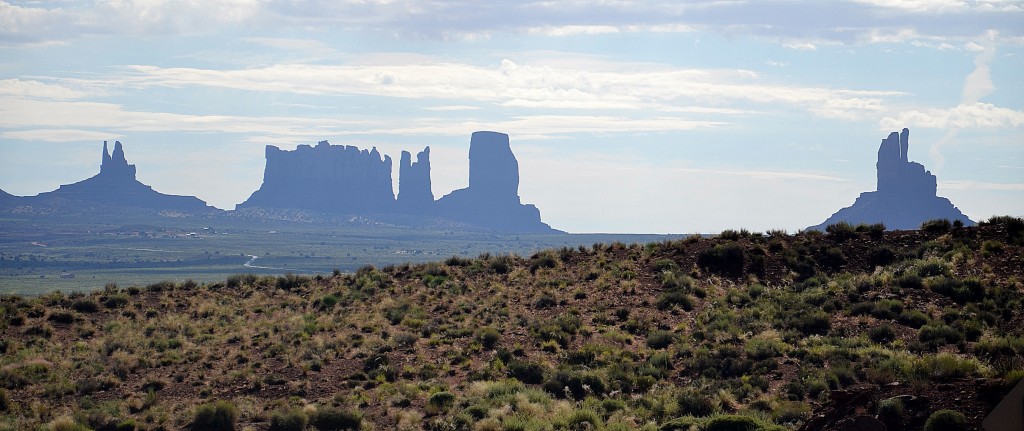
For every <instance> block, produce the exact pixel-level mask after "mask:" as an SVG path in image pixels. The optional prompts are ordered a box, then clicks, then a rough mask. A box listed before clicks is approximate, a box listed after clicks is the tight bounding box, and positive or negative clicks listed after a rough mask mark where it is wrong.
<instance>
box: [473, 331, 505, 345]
mask: <svg viewBox="0 0 1024 431" xmlns="http://www.w3.org/2000/svg"><path fill="white" fill-rule="evenodd" d="M477 339H479V340H480V344H483V346H484V347H486V348H488V349H493V348H494V346H495V345H496V344H498V341H499V340H501V332H498V330H497V329H495V328H493V327H491V326H486V327H484V328H482V329H480V333H479V334H477Z"/></svg>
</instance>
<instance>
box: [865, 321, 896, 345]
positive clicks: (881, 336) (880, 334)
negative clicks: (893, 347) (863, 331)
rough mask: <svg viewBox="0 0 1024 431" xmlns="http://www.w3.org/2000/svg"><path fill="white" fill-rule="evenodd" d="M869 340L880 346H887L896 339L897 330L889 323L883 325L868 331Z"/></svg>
mask: <svg viewBox="0 0 1024 431" xmlns="http://www.w3.org/2000/svg"><path fill="white" fill-rule="evenodd" d="M868 338H870V339H871V341H874V342H876V343H879V344H885V343H888V342H890V341H892V340H895V339H896V329H895V328H893V327H892V325H890V324H888V323H882V324H881V325H878V326H876V327H874V328H871V329H869V330H868Z"/></svg>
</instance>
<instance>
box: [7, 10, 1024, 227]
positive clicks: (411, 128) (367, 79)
mask: <svg viewBox="0 0 1024 431" xmlns="http://www.w3.org/2000/svg"><path fill="white" fill-rule="evenodd" d="M904 127H907V128H909V129H910V151H909V155H910V159H911V160H913V161H917V162H919V163H921V164H923V165H924V166H925V167H926V168H927V169H929V170H930V171H931V172H932V173H933V174H935V175H936V176H937V177H938V194H939V195H940V196H944V197H947V198H949V199H950V200H951V201H952V202H953V203H954V205H956V206H957V207H958V208H959V209H960V210H961V211H963V212H964V213H965V214H967V215H968V216H969V217H971V218H972V219H974V220H984V219H987V218H989V217H991V216H993V215H1006V214H1009V215H1015V216H1022V215H1024V2H1022V1H1013V0H1003V1H999V0H991V1H958V0H934V1H926V0H835V1H828V2H823V1H818V0H790V1H749V2H748V1H733V0H729V1H713V0H712V1H690V2H681V1H657V0H650V1H631V0H564V1H521V2H513V1H507V2H506V1H493V2H480V1H473V0H425V1H411V0H305V1H274V0H227V1H206V0H181V1H171V0H148V1H146V0H49V1H9V0H0V189H3V190H4V191H7V192H8V193H12V194H15V195H21V196H28V195H35V194H38V193H42V192H46V191H50V190H54V189H56V188H57V187H58V186H59V185H61V184H68V183H72V182H76V181H79V180H82V179H85V178H87V177H89V176H92V175H94V174H95V173H97V172H98V170H99V163H100V154H101V149H102V143H103V141H104V140H108V141H111V143H113V141H114V140H120V141H121V142H122V143H123V144H124V148H125V153H126V156H127V158H128V161H129V162H130V163H133V164H135V165H136V166H137V169H138V175H137V178H138V179H139V180H140V181H142V182H143V183H145V184H148V185H150V186H152V187H153V188H154V189H155V190H157V191H159V192H162V193H168V194H179V195H193V196H197V197H199V198H200V199H203V200H205V201H206V202H208V203H209V204H211V205H213V206H216V207H218V208H222V209H233V208H234V206H235V204H238V203H240V202H242V201H244V200H245V199H247V198H248V197H249V195H250V194H251V193H252V192H253V191H255V190H257V189H258V188H259V186H260V184H261V182H262V178H263V167H264V159H263V157H264V148H265V146H266V145H275V146H278V147H280V148H282V149H293V148H295V147H296V146H297V145H300V144H309V145H315V144H316V143H317V142H318V141H320V140H328V141H330V142H331V143H332V144H342V145H354V146H358V147H360V148H367V149H368V148H371V147H376V148H377V149H378V150H379V151H381V152H382V153H384V154H388V155H390V156H391V157H392V158H393V159H394V160H396V161H397V160H398V159H399V155H400V153H401V151H403V150H405V151H409V152H411V153H413V154H415V153H417V152H418V151H420V150H422V149H423V147H424V146H428V145H429V146H430V148H431V155H430V158H431V168H432V169H431V177H432V181H433V185H432V187H433V193H434V196H435V198H439V197H441V196H443V195H445V194H447V193H449V192H451V191H452V190H454V189H458V188H463V187H466V185H467V184H468V171H469V167H468V152H469V138H470V134H471V133H472V132H473V131H477V130H492V131H498V132H503V133H507V134H509V136H510V140H511V144H512V150H513V152H514V153H515V155H516V157H517V159H518V160H519V168H520V178H521V180H520V188H519V195H520V196H521V198H522V201H523V202H524V203H532V204H535V205H537V207H538V208H539V209H540V211H541V217H542V219H543V220H544V221H545V222H547V223H549V224H550V225H551V226H552V227H554V228H557V229H561V230H565V231H568V232H607V233H712V232H720V231H722V230H724V229H739V228H746V229H750V230H754V231H764V230H768V229H786V230H788V231H790V232H795V231H797V230H799V229H802V228H805V227H807V226H810V225H815V224H818V223H820V222H822V221H823V220H825V219H826V218H827V217H828V216H830V215H831V214H832V213H834V212H835V211H837V210H839V209H840V208H842V207H845V206H849V205H850V204H852V203H853V201H854V200H855V199H856V197H857V196H858V194H859V193H861V192H866V191H873V190H875V160H876V155H877V151H878V145H879V143H880V142H881V140H882V139H883V138H885V137H886V136H887V135H888V134H889V133H890V132H892V131H898V130H900V129H902V128H904ZM393 168H394V173H393V175H392V177H393V180H394V183H395V191H396V192H397V190H398V187H397V185H398V166H397V162H396V163H395V165H394V166H393Z"/></svg>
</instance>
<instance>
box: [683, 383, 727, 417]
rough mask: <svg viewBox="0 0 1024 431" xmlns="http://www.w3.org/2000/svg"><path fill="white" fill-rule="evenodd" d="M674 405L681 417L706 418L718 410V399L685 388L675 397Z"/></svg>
mask: <svg viewBox="0 0 1024 431" xmlns="http://www.w3.org/2000/svg"><path fill="white" fill-rule="evenodd" d="M676 405H677V406H679V413H680V414H682V415H689V416H696V417H707V416H711V415H713V414H715V413H716V412H718V410H719V404H718V399H717V398H715V397H713V396H710V395H708V394H706V393H703V392H701V391H698V390H696V389H692V388H685V389H683V391H682V392H681V393H680V394H679V395H677V396H676Z"/></svg>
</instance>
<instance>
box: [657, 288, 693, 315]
mask: <svg viewBox="0 0 1024 431" xmlns="http://www.w3.org/2000/svg"><path fill="white" fill-rule="evenodd" d="M655 305H656V306H657V307H658V309H659V310H667V309H669V308H672V307H673V306H676V305H678V306H679V308H682V309H683V310H685V311H690V310H693V298H691V297H690V295H687V294H686V293H684V292H682V291H679V290H666V291H663V292H661V293H659V294H658V299H657V300H656V301H655Z"/></svg>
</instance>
